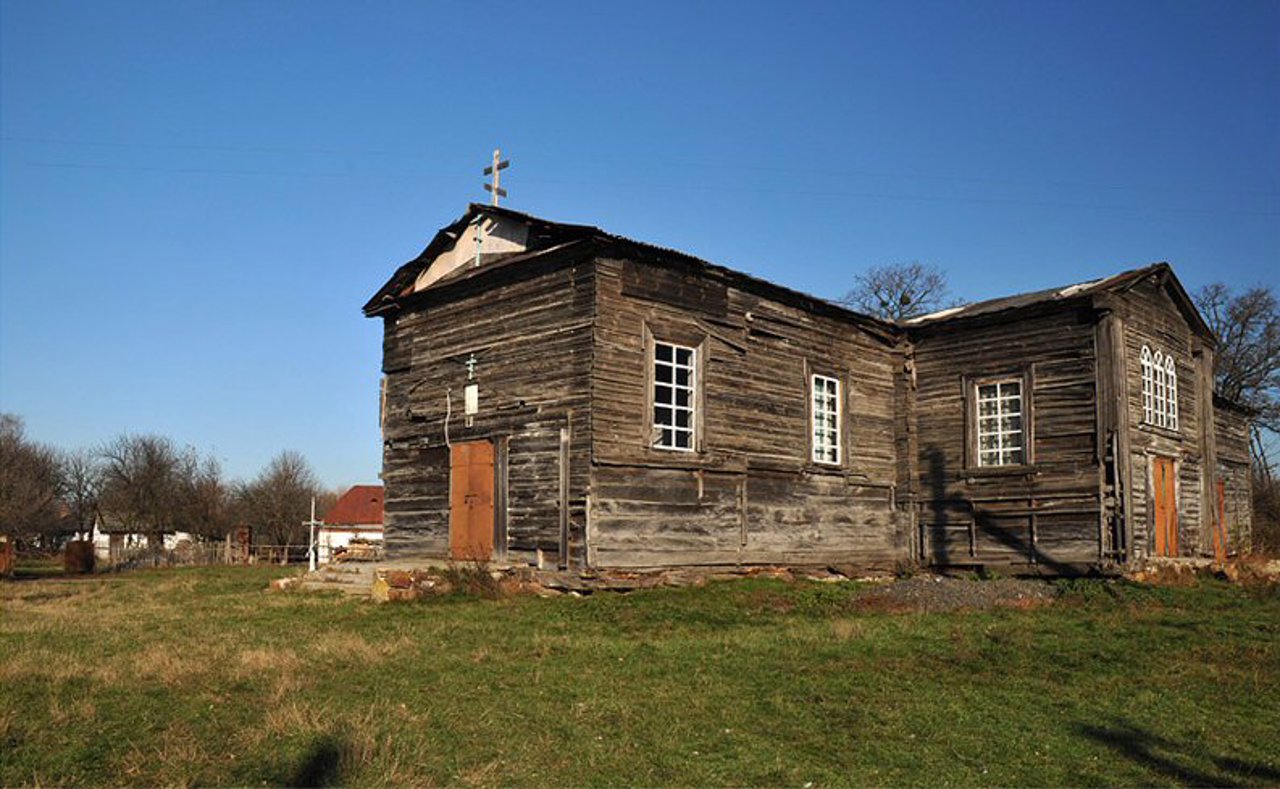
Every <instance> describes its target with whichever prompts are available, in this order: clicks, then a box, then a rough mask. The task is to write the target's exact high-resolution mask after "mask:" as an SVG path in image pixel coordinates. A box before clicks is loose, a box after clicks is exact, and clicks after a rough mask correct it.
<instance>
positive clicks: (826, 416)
mask: <svg viewBox="0 0 1280 789" xmlns="http://www.w3.org/2000/svg"><path fill="white" fill-rule="evenodd" d="M812 384H813V411H812V414H813V419H812V428H813V461H814V462H815V463H830V464H834V465H839V464H840V381H839V380H838V379H836V378H828V377H826V376H825V375H815V376H813V382H812Z"/></svg>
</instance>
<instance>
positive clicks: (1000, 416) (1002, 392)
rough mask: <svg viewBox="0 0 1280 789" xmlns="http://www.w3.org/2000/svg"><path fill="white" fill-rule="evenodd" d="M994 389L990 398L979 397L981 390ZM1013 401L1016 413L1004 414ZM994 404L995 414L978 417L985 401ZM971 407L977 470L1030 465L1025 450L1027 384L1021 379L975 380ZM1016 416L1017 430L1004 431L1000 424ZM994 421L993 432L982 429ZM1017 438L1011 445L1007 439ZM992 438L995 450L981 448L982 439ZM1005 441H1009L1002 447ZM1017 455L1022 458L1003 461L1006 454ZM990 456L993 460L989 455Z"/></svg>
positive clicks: (1027, 418)
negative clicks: (993, 393)
mask: <svg viewBox="0 0 1280 789" xmlns="http://www.w3.org/2000/svg"><path fill="white" fill-rule="evenodd" d="M990 387H995V396H994V397H983V394H982V390H983V389H987V388H990ZM1013 387H1016V388H1017V393H1016V394H1012V393H1007V392H1006V389H1011V388H1013ZM1014 398H1017V400H1018V410H1017V411H1006V408H1007V405H1006V403H1008V402H1009V401H1011V400H1013V399H1014ZM991 401H994V402H995V406H996V412H995V413H994V414H988V415H987V416H985V417H984V416H983V415H982V406H983V403H985V402H991ZM973 408H974V420H975V422H974V453H975V455H974V457H975V459H976V460H977V465H978V467H979V468H999V467H1001V466H1025V465H1028V464H1029V462H1030V454H1029V451H1028V442H1027V436H1028V435H1029V434H1030V431H1029V429H1028V428H1029V427H1030V424H1029V421H1030V420H1029V410H1028V408H1027V385H1026V380H1025V379H1024V378H1021V377H1012V378H1000V379H993V380H985V381H975V382H974V384H973ZM1013 417H1017V418H1018V419H1019V420H1020V427H1019V429H1018V430H1005V429H1004V425H1003V421H1004V420H1005V419H1011V418H1013ZM984 419H985V420H994V421H995V430H994V431H992V430H986V429H984V426H983V421H984ZM1015 435H1016V436H1017V443H1016V444H1014V443H1012V441H1011V439H1010V437H1012V436H1015ZM991 436H994V437H995V439H996V447H995V449H986V450H984V449H983V448H982V439H984V438H989V437H991ZM1006 440H1010V443H1009V444H1006ZM1013 452H1018V453H1021V455H1022V458H1021V460H1019V461H1016V462H1014V461H1006V460H1005V457H1006V455H1007V454H1009V453H1013ZM993 454H994V456H995V457H994V460H992V459H990V456H991V455H993Z"/></svg>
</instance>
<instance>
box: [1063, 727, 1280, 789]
mask: <svg viewBox="0 0 1280 789" xmlns="http://www.w3.org/2000/svg"><path fill="white" fill-rule="evenodd" d="M1076 728H1077V730H1078V731H1079V732H1080V733H1081V734H1083V735H1084V736H1086V737H1088V738H1089V739H1091V740H1093V741H1095V742H1098V743H1101V744H1102V745H1105V746H1106V747H1108V748H1110V749H1111V750H1112V751H1115V752H1116V753H1118V754H1119V755H1121V756H1123V757H1125V758H1126V759H1129V760H1130V761H1132V762H1134V763H1135V764H1139V765H1141V766H1143V767H1145V768H1147V769H1148V770H1151V771H1152V772H1155V773H1159V774H1160V775H1163V776H1166V777H1169V778H1172V779H1174V780H1175V781H1177V782H1179V783H1181V784H1186V785H1190V786H1256V785H1258V784H1259V783H1263V782H1274V781H1280V770H1276V769H1274V768H1271V767H1268V766H1267V765H1264V764H1257V763H1254V762H1247V761H1244V760H1242V759H1237V758H1235V757H1219V756H1212V755H1210V756H1209V757H1208V758H1209V760H1210V761H1212V762H1213V764H1214V766H1215V767H1217V770H1216V771H1209V770H1204V769H1200V768H1198V767H1196V766H1194V765H1193V764H1191V762H1192V760H1193V757H1191V756H1190V755H1189V754H1191V753H1192V752H1193V750H1194V749H1193V748H1191V747H1188V746H1186V745H1183V744H1179V743H1177V742H1174V741H1173V740H1170V739H1168V738H1165V737H1161V736H1160V735H1158V734H1154V733H1152V732H1149V731H1144V730H1142V729H1139V728H1138V727H1136V726H1134V725H1133V724H1131V723H1129V722H1128V721H1114V720H1113V721H1111V722H1110V723H1109V724H1108V725H1105V726H1099V725H1094V724H1087V723H1082V724H1077V726H1076Z"/></svg>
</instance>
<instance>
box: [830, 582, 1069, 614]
mask: <svg viewBox="0 0 1280 789" xmlns="http://www.w3.org/2000/svg"><path fill="white" fill-rule="evenodd" d="M1057 596H1058V592H1057V590H1056V589H1055V588H1054V587H1053V585H1051V584H1049V583H1047V582H1045V581H1038V580H1033V579H1019V578H996V579H992V580H968V579H963V578H947V577H944V576H932V575H925V576H917V577H915V578H906V579H903V580H901V581H896V582H894V583H891V584H885V585H884V586H879V587H876V588H872V589H868V590H866V591H865V592H862V593H861V594H859V595H857V596H856V597H854V598H853V600H852V601H851V608H853V609H854V610H856V611H884V612H891V613H910V612H923V613H933V612H942V611H989V610H991V609H994V608H1022V609H1026V608H1036V607H1039V606H1042V605H1049V604H1050V603H1052V602H1053V601H1054V598H1056V597H1057Z"/></svg>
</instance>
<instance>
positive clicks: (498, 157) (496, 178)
mask: <svg viewBox="0 0 1280 789" xmlns="http://www.w3.org/2000/svg"><path fill="white" fill-rule="evenodd" d="M510 166H511V160H510V159H506V160H504V159H503V158H502V151H501V150H500V149H498V148H494V149H493V164H491V165H489V166H488V167H486V168H484V174H485V175H492V176H493V183H491V184H485V185H484V190H485V191H486V192H489V193H491V194H492V195H493V204H494V205H497V204H498V198H499V197H506V196H507V190H506V189H503V188H502V186H501V183H502V175H501V173H502V171H503V170H505V169H507V168H508V167H510Z"/></svg>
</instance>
